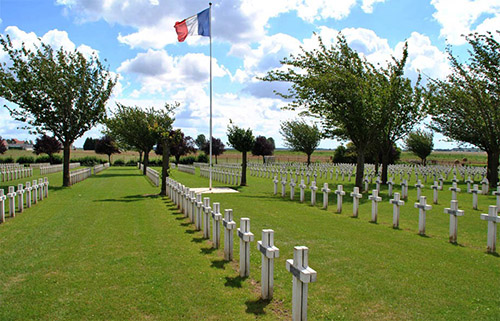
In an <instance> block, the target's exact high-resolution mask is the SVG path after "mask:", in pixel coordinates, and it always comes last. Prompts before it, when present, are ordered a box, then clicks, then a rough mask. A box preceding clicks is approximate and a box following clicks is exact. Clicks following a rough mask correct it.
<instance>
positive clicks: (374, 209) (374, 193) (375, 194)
mask: <svg viewBox="0 0 500 321" xmlns="http://www.w3.org/2000/svg"><path fill="white" fill-rule="evenodd" d="M368 199H370V200H371V201H372V220H371V221H372V222H373V223H377V216H378V202H380V201H382V197H379V196H378V191H377V190H376V189H374V190H373V191H372V195H370V196H368Z"/></svg>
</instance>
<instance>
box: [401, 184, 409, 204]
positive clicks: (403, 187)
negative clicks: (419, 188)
mask: <svg viewBox="0 0 500 321" xmlns="http://www.w3.org/2000/svg"><path fill="white" fill-rule="evenodd" d="M407 188H408V183H407V182H406V179H404V180H403V181H402V182H401V197H402V198H403V199H405V198H407V197H408V194H407Z"/></svg>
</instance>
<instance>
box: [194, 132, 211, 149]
mask: <svg viewBox="0 0 500 321" xmlns="http://www.w3.org/2000/svg"><path fill="white" fill-rule="evenodd" d="M194 143H195V144H196V146H197V147H198V149H199V150H203V147H204V146H205V144H207V143H208V141H207V138H206V137H205V135H203V134H199V135H198V136H197V137H196V139H195V140H194Z"/></svg>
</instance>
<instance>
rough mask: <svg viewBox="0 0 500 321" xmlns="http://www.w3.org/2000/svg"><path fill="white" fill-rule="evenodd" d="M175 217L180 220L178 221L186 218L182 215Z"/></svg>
mask: <svg viewBox="0 0 500 321" xmlns="http://www.w3.org/2000/svg"><path fill="white" fill-rule="evenodd" d="M175 219H176V220H178V221H182V220H184V219H186V217H184V216H181V217H176V218H175Z"/></svg>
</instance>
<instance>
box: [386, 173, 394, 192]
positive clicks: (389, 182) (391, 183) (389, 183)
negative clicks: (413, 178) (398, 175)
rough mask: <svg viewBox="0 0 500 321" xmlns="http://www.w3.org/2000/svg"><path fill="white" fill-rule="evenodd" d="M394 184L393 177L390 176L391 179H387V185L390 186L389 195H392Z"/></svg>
mask: <svg viewBox="0 0 500 321" xmlns="http://www.w3.org/2000/svg"><path fill="white" fill-rule="evenodd" d="M393 184H394V182H393V181H392V177H389V180H388V181H387V187H388V191H387V194H388V196H389V197H391V196H392V185H393Z"/></svg>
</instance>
